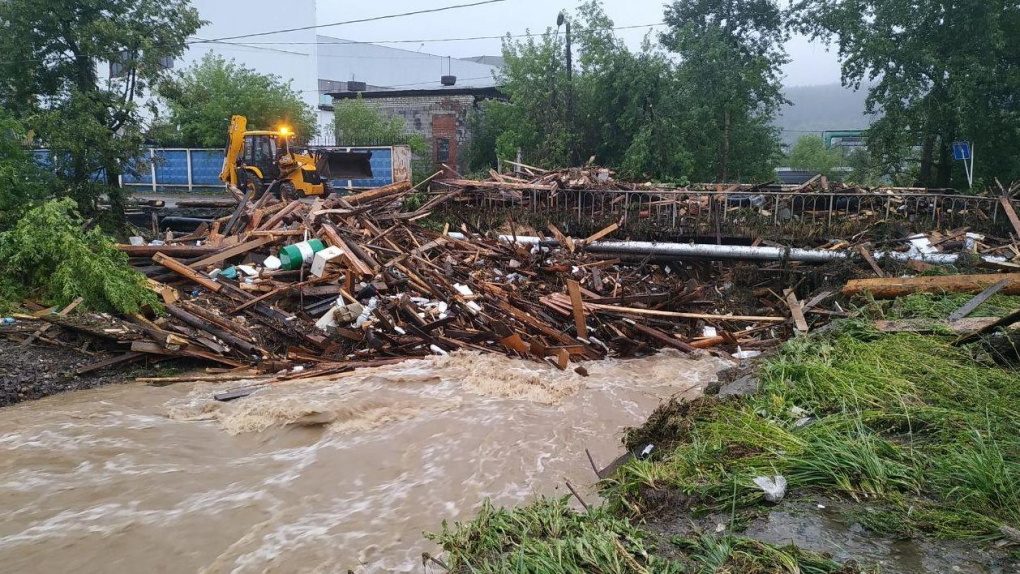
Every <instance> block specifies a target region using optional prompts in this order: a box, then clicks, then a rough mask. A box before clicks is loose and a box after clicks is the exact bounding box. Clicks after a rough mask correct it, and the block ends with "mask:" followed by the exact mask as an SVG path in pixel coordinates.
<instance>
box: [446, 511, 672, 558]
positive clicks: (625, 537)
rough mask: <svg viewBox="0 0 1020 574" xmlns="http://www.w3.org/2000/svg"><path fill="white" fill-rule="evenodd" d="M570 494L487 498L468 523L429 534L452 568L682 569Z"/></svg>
mask: <svg viewBox="0 0 1020 574" xmlns="http://www.w3.org/2000/svg"><path fill="white" fill-rule="evenodd" d="M568 501H569V498H561V499H551V498H540V499H538V500H536V501H535V502H534V503H532V504H531V505H530V506H526V507H522V508H517V509H513V510H507V509H502V508H495V507H493V506H492V504H491V503H490V502H489V501H486V502H485V503H484V505H483V506H482V509H481V511H480V512H479V513H478V516H477V517H476V518H475V519H474V520H473V521H471V522H469V523H466V524H461V523H457V524H456V525H455V526H453V527H450V526H449V525H448V524H447V523H446V522H445V521H444V522H443V529H442V531H441V532H439V533H433V534H426V536H428V537H429V538H430V539H431V540H433V541H435V542H437V543H439V544H440V545H441V546H442V547H443V549H444V550H445V551H446V563H447V565H448V566H449V567H450V569H451V571H452V572H471V573H478V574H485V573H492V574H497V573H498V574H503V573H505V572H535V573H548V574H560V573H562V574H568V573H570V574H573V573H578V574H580V573H588V572H603V573H606V574H624V573H635V572H645V573H651V572H655V573H657V574H658V573H662V574H670V573H677V574H680V573H683V572H687V570H685V569H684V567H683V565H682V564H680V563H679V562H676V561H673V560H668V559H665V558H661V557H659V556H657V555H655V554H653V553H652V551H653V549H654V548H653V546H652V545H651V544H650V543H649V541H648V534H647V533H645V532H644V531H642V530H639V529H637V528H635V527H634V526H633V525H631V523H630V522H629V521H627V520H626V519H621V518H617V517H614V516H613V515H611V514H610V513H609V512H607V511H606V510H604V509H595V510H593V511H592V512H590V513H588V514H581V513H578V512H575V511H574V510H572V509H571V508H570V506H569V505H568Z"/></svg>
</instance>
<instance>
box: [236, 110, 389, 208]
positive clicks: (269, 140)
mask: <svg viewBox="0 0 1020 574" xmlns="http://www.w3.org/2000/svg"><path fill="white" fill-rule="evenodd" d="M247 127H248V119H247V118H246V117H244V116H234V117H232V118H231V119H230V130H229V132H228V138H227V147H226V151H225V157H224V158H223V171H221V172H220V180H222V181H223V182H224V183H227V184H229V185H233V186H236V187H237V188H238V189H240V190H241V191H244V192H248V191H251V198H252V199H253V200H255V199H258V198H259V197H261V196H262V195H263V194H264V193H266V192H269V193H273V194H276V195H278V196H279V197H280V198H281V199H284V200H292V199H297V198H299V197H308V196H322V197H325V196H327V195H329V194H331V193H332V192H333V188H332V186H331V185H330V183H329V182H330V180H332V179H371V178H372V165H371V163H369V160H371V158H372V152H370V151H365V152H344V151H337V150H330V149H301V148H298V147H296V146H291V139H292V138H293V137H294V132H293V131H292V130H291V129H290V128H287V127H280V128H278V129H277V130H276V131H266V130H257V131H247Z"/></svg>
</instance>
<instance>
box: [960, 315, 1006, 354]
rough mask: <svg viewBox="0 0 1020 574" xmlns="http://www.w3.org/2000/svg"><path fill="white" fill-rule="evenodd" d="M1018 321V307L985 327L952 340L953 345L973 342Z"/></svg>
mask: <svg viewBox="0 0 1020 574" xmlns="http://www.w3.org/2000/svg"><path fill="white" fill-rule="evenodd" d="M1018 322H1020V309H1018V310H1016V311H1013V312H1012V313H1010V314H1009V315H1006V316H1005V317H1003V318H1001V319H999V320H997V321H995V322H993V323H991V324H989V325H986V326H985V327H982V328H981V329H978V330H977V331H974V332H973V333H971V334H969V335H964V336H962V337H960V338H959V339H957V340H955V341H953V345H954V346H959V345H966V344H967V343H973V342H974V341H977V340H978V339H980V338H981V337H982V336H983V335H986V334H988V333H991V332H992V331H994V330H996V329H999V328H1006V327H1011V326H1013V325H1015V324H1017V323H1018Z"/></svg>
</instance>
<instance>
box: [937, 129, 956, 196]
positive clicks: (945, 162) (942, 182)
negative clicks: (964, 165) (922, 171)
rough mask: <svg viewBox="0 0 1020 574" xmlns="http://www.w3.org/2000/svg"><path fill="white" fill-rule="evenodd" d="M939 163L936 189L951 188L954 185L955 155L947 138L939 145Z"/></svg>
mask: <svg viewBox="0 0 1020 574" xmlns="http://www.w3.org/2000/svg"><path fill="white" fill-rule="evenodd" d="M938 161H939V163H938V169H937V171H936V175H935V187H951V186H952V183H953V153H952V150H951V149H950V147H949V140H947V139H945V138H943V140H942V143H941V144H940V145H939V157H938Z"/></svg>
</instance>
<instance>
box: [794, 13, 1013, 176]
mask: <svg viewBox="0 0 1020 574" xmlns="http://www.w3.org/2000/svg"><path fill="white" fill-rule="evenodd" d="M793 14H794V15H795V17H796V19H795V21H796V24H797V26H798V28H799V29H800V30H801V31H803V32H805V33H808V34H810V35H812V36H813V37H815V38H821V39H823V40H826V41H829V42H832V43H835V44H836V45H837V46H838V49H839V54H840V58H841V61H842V68H843V70H842V71H843V83H844V84H845V85H848V86H853V87H855V88H859V87H860V86H861V85H862V83H865V82H873V85H872V86H871V87H870V89H869V94H868V100H867V106H868V111H869V112H878V113H880V114H881V118H880V119H878V120H877V121H876V122H875V123H874V125H872V127H871V129H870V130H869V131H868V142H869V151H870V153H871V155H872V158H873V160H875V161H876V162H878V163H880V164H881V165H882V166H884V169H885V171H887V172H889V173H893V172H896V171H900V170H901V169H902V166H903V165H910V166H911V167H912V168H913V172H914V173H915V174H916V183H917V184H919V185H924V186H933V187H949V186H950V185H955V186H957V187H964V186H965V185H966V177H965V175H964V173H963V168H962V164H960V163H959V162H954V160H953V156H952V147H951V146H952V143H953V142H954V141H958V140H969V141H971V142H973V143H974V146H975V150H976V157H977V158H978V159H977V162H976V163H975V174H976V177H977V178H978V179H984V180H985V182H990V181H991V178H993V177H999V178H1000V179H1004V180H1010V179H1016V178H1020V154H1017V153H1016V149H1017V146H1018V145H1020V107H1018V106H1017V103H1016V94H1017V93H1020V43H1018V42H1016V38H1017V36H1018V35H1020V5H1018V4H1017V3H1016V2H1012V1H1006V0H982V1H976V0H974V1H966V2H944V1H941V0H798V2H796V3H795V4H794V7H793Z"/></svg>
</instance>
